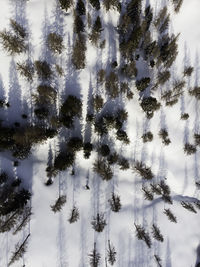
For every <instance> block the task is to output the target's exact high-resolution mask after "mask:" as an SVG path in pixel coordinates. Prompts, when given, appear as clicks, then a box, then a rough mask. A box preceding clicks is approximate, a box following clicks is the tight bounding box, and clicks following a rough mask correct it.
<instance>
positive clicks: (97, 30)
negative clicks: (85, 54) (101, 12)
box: [89, 16, 103, 45]
mask: <svg viewBox="0 0 200 267" xmlns="http://www.w3.org/2000/svg"><path fill="white" fill-rule="evenodd" d="M101 31H103V29H102V24H101V19H100V17H99V16H97V18H96V20H95V22H94V24H93V26H92V32H91V34H90V35H89V39H90V40H91V42H92V43H93V44H94V45H97V42H98V41H99V38H100V35H101Z"/></svg>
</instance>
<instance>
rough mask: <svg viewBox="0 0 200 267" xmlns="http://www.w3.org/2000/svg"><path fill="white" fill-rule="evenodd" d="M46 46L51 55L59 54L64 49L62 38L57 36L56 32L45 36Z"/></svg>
mask: <svg viewBox="0 0 200 267" xmlns="http://www.w3.org/2000/svg"><path fill="white" fill-rule="evenodd" d="M47 44H48V47H49V49H50V50H51V51H52V52H53V53H55V54H56V53H58V54H61V53H62V50H63V48H64V46H63V38H62V36H61V35H59V34H57V33H56V32H51V33H49V34H48V36H47Z"/></svg>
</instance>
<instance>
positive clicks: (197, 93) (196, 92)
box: [189, 86, 200, 100]
mask: <svg viewBox="0 0 200 267" xmlns="http://www.w3.org/2000/svg"><path fill="white" fill-rule="evenodd" d="M189 94H190V95H192V96H194V97H196V99H197V100H200V87H198V86H195V87H194V88H193V89H190V90H189Z"/></svg>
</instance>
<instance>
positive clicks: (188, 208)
mask: <svg viewBox="0 0 200 267" xmlns="http://www.w3.org/2000/svg"><path fill="white" fill-rule="evenodd" d="M181 205H182V207H183V208H185V209H187V210H189V211H191V212H193V213H197V212H196V210H195V208H194V207H193V205H192V203H190V202H186V201H181Z"/></svg>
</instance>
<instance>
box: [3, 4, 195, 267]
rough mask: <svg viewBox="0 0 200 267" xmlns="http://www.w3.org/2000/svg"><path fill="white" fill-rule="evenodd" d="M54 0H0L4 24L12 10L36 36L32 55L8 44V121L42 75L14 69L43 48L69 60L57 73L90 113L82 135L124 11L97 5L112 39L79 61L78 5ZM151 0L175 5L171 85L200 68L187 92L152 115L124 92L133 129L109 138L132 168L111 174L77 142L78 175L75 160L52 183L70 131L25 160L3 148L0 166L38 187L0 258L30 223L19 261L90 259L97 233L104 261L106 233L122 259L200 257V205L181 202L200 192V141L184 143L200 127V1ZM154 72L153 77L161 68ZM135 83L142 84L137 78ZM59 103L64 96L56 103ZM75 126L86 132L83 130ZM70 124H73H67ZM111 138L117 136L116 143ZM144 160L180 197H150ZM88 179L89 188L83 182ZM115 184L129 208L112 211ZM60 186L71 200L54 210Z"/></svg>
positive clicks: (17, 265) (83, 266)
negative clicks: (49, 39)
mask: <svg viewBox="0 0 200 267" xmlns="http://www.w3.org/2000/svg"><path fill="white" fill-rule="evenodd" d="M123 1H124V0H123ZM56 2H57V1H56V0H28V1H25V0H0V31H2V30H3V29H5V28H8V27H9V20H10V18H13V19H15V20H16V21H18V22H20V21H21V22H22V23H24V25H25V27H26V29H29V34H30V35H29V42H30V46H31V50H30V54H29V55H27V54H23V55H17V56H10V55H9V54H8V53H6V51H5V50H4V49H3V47H2V46H0V75H1V76H0V94H2V92H3V93H4V94H5V97H6V99H7V101H9V103H10V105H11V107H10V112H9V114H8V121H9V122H12V123H13V122H15V121H19V122H21V123H23V119H22V118H21V113H23V112H28V111H30V110H31V102H32V101H31V98H32V94H33V93H34V90H36V89H35V88H36V87H37V86H38V81H37V79H36V78H34V80H33V82H32V83H28V82H26V81H25V80H24V79H23V78H22V77H21V76H20V75H19V73H18V72H17V70H16V64H17V62H19V61H22V60H25V59H27V58H30V59H31V60H32V61H35V60H38V59H39V58H40V59H43V60H47V61H48V60H49V62H50V61H51V62H54V63H55V62H57V63H59V64H60V65H61V66H62V67H63V69H64V76H62V77H57V78H56V79H55V80H54V81H53V83H54V85H55V86H57V87H58V88H59V90H58V92H59V97H60V98H59V99H60V101H61V99H62V95H64V93H65V92H67V94H70V93H71V94H73V95H77V96H79V97H81V98H82V101H83V114H82V120H81V126H80V127H81V133H82V136H83V137H84V136H86V131H87V122H86V112H87V103H88V98H89V96H90V95H91V91H92V90H93V92H96V91H97V90H98V92H100V94H101V95H102V96H103V98H104V99H106V94H105V92H104V91H103V89H102V87H98V86H97V81H96V69H100V68H102V67H106V66H107V64H108V62H112V61H113V60H116V59H117V60H118V62H119V60H120V53H119V41H118V37H117V32H116V27H117V25H118V21H119V12H117V11H116V10H109V11H108V12H106V11H105V9H103V7H101V9H100V11H99V15H100V17H101V19H102V24H103V28H104V32H103V34H104V38H105V39H106V46H105V48H104V49H103V50H100V49H97V48H96V47H95V46H93V45H92V44H91V42H89V41H87V52H86V67H85V68H84V69H82V70H75V68H74V67H73V66H72V63H71V53H72V44H73V39H74V35H73V10H72V8H70V10H69V12H67V13H66V12H64V11H61V9H59V7H58V6H57V4H56ZM100 2H101V1H100ZM124 2H128V1H124ZM148 2H150V3H151V6H152V7H153V8H154V12H155V14H158V12H159V10H160V9H161V7H163V6H164V5H167V6H168V7H169V10H170V14H171V15H170V18H171V22H170V26H169V31H170V32H174V33H175V34H176V33H178V32H180V37H179V41H178V45H179V48H178V51H179V54H178V56H177V59H176V62H175V63H174V65H173V66H172V67H171V71H172V77H171V80H170V81H169V82H167V85H165V86H166V87H167V86H168V87H169V88H170V86H171V83H172V81H173V80H176V79H178V77H179V76H180V75H181V71H182V70H183V67H184V66H185V65H187V66H188V65H189V64H191V65H192V66H194V73H193V74H192V76H191V78H190V79H189V80H188V81H187V83H186V85H185V92H184V94H183V95H182V96H181V97H180V99H179V101H178V103H177V104H176V105H174V106H173V107H169V106H165V105H164V104H163V105H162V107H161V108H160V110H158V111H156V112H155V114H154V116H153V118H152V119H151V120H148V119H147V118H146V116H145V114H144V112H142V109H141V107H140V105H139V94H138V92H137V90H135V91H134V90H133V91H134V96H133V99H131V100H129V101H128V100H127V99H125V100H124V99H123V103H124V106H125V108H126V109H127V111H128V114H129V116H128V121H127V124H126V130H127V134H128V137H129V139H130V144H128V145H124V144H123V145H122V143H121V142H120V141H118V140H116V139H114V138H112V140H111V138H110V137H108V141H109V140H110V146H111V147H112V145H113V146H115V149H116V150H117V152H118V153H120V154H121V155H123V156H124V157H126V158H127V159H128V160H129V163H130V168H129V169H128V170H125V171H123V170H120V168H119V167H117V166H116V167H115V169H114V167H113V170H114V176H113V178H112V179H111V180H109V181H103V180H102V179H101V178H100V177H99V176H98V175H97V174H96V173H95V172H94V171H93V163H94V161H95V159H96V157H97V153H96V152H94V151H93V152H92V153H91V157H90V158H89V159H85V158H84V157H83V151H79V152H78V153H77V155H76V160H75V174H74V175H71V172H72V169H71V168H69V169H68V170H66V171H63V172H60V173H59V174H58V175H57V176H56V177H55V180H54V182H53V184H52V185H51V186H46V185H45V182H46V180H47V174H46V171H45V169H46V167H47V161H48V157H49V154H50V151H52V154H53V158H55V156H56V153H57V151H58V148H59V143H60V142H61V138H62V137H60V139H59V137H55V138H53V139H49V141H47V142H44V143H43V144H39V145H35V146H34V147H33V149H32V153H31V155H30V156H29V157H28V158H27V159H25V160H20V164H19V166H18V167H13V165H12V161H13V157H12V156H11V154H10V153H9V152H0V169H1V170H6V171H7V172H8V173H11V174H14V175H15V176H16V177H20V178H21V179H22V180H23V183H24V184H25V186H26V188H29V190H31V192H32V199H31V206H32V213H33V214H32V216H31V220H30V222H29V224H28V225H26V227H25V228H24V229H23V230H22V231H21V232H19V233H18V234H17V235H13V234H12V231H10V232H7V233H0V267H7V266H9V265H8V264H9V260H10V257H11V256H12V253H13V251H15V245H16V243H18V242H23V240H24V239H25V238H26V236H27V234H28V233H30V237H29V241H28V244H27V248H26V253H25V254H24V255H23V257H22V258H20V259H19V261H16V262H14V263H13V264H12V265H11V266H13V267H22V266H24V267H89V266H90V262H89V254H90V253H91V251H92V250H93V248H94V243H96V247H97V250H98V252H99V253H100V256H101V258H100V264H99V266H100V267H106V266H107V267H109V266H111V265H110V264H109V262H107V259H106V258H107V250H108V240H110V242H111V244H113V245H114V247H115V250H116V252H117V254H116V262H115V263H114V265H113V266H116V267H156V266H159V264H158V263H157V262H156V260H155V256H154V255H159V257H160V259H161V262H160V266H162V267H195V266H196V265H197V263H198V262H200V253H199V254H198V247H199V246H200V211H199V210H198V209H197V208H195V209H196V211H197V213H194V212H190V211H188V210H187V209H184V208H183V207H182V205H181V201H186V202H189V203H194V202H196V201H198V200H199V199H200V189H198V188H197V186H196V184H195V183H196V182H198V181H200V169H199V167H200V166H199V162H200V149H199V147H197V151H196V153H195V154H192V155H186V154H185V153H184V150H183V148H184V144H185V143H186V142H189V143H194V138H193V134H194V133H195V132H199V131H200V128H199V127H200V120H199V116H200V110H199V102H198V100H196V99H195V98H193V97H191V96H189V94H188V92H187V88H189V87H192V86H194V85H199V82H200V81H199V77H200V75H199V71H200V69H199V56H198V53H199V49H200V30H199V25H200V16H199V10H200V1H199V0H184V2H183V5H182V7H181V9H180V12H179V13H178V14H175V13H174V11H173V8H172V4H171V1H170V0H151V1H148V0H144V1H143V5H145V4H148ZM84 3H85V6H86V10H87V12H89V13H90V15H91V17H92V16H93V15H94V16H95V12H94V10H93V9H92V8H91V5H90V4H89V2H88V1H84ZM74 6H75V4H74ZM52 29H54V30H56V31H58V32H59V33H61V34H62V35H63V37H64V46H65V49H64V51H63V52H62V54H60V55H58V56H55V57H52V58H51V59H49V58H48V53H47V52H46V47H45V36H46V34H47V32H49V31H51V30H52ZM139 64H140V63H138V66H139ZM141 66H142V63H141ZM146 71H148V70H145V69H144V75H145V72H146ZM151 75H152V77H153V74H151ZM132 86H133V87H134V83H132ZM154 94H155V96H157V97H158V99H160V98H161V92H160V91H159V90H157V91H155V92H154ZM0 96H1V95H0ZM121 100H122V99H119V100H118V102H117V101H115V102H113V103H112V101H110V102H109V103H108V105H110V107H111V109H112V108H113V109H115V108H117V105H120V101H121ZM60 105H61V104H60V102H59V101H58V108H59V106H60ZM20 112H21V113H20ZM183 113H188V114H189V119H188V120H181V119H180V117H181V114H183ZM0 115H1V113H0ZM161 128H166V129H167V130H168V133H169V138H170V140H171V143H170V144H169V145H168V146H166V145H164V144H163V143H162V141H161V139H160V137H159V135H158V132H159V131H160V129H161ZM146 130H150V131H151V132H152V133H153V136H154V138H153V141H152V142H147V143H143V141H142V138H141V136H142V135H143V133H144V131H146ZM75 132H76V129H74V133H75ZM77 132H78V134H80V130H77ZM92 132H94V130H93V129H92ZM71 134H73V132H70V133H69V135H71ZM60 136H62V135H60ZM113 136H114V135H113ZM84 138H85V137H84ZM86 138H87V137H86ZM113 140H114V141H115V144H113V143H112V142H113ZM92 141H94V142H97V136H95V134H93V135H92ZM137 160H139V161H142V162H143V163H145V164H146V165H147V166H150V167H151V169H152V172H153V174H154V175H155V178H154V181H155V182H157V183H159V182H160V181H161V180H164V181H166V183H167V184H168V185H169V187H170V190H171V198H172V200H173V205H171V204H168V203H165V202H164V201H162V199H161V197H160V196H156V195H155V197H154V200H152V201H149V200H145V199H144V194H143V191H142V185H143V183H144V181H143V179H142V178H141V176H140V175H139V174H137V173H136V172H134V171H133V165H134V162H135V161H137ZM87 182H89V187H90V190H86V188H85V185H86V184H87ZM148 183H149V182H148ZM149 185H150V183H149ZM113 191H114V192H115V193H116V194H118V195H119V196H120V199H121V204H122V207H121V210H120V211H119V212H117V213H115V212H113V211H111V209H110V205H109V203H108V199H110V197H111V194H112V192H113ZM59 195H66V197H67V202H66V204H65V205H64V206H63V208H62V210H61V211H60V212H58V213H54V212H53V211H52V210H51V207H50V206H51V205H52V204H54V203H55V200H56V199H57V198H58V196H59ZM74 205H76V207H78V209H79V212H80V218H79V220H78V221H77V222H75V223H72V224H70V223H69V222H68V219H69V215H70V211H71V210H72V208H73V206H74ZM168 208H170V210H171V211H172V212H173V213H174V215H175V216H176V219H177V223H173V222H170V221H169V220H168V218H167V216H166V215H165V214H164V213H163V211H164V209H168ZM98 212H100V213H101V212H103V213H104V214H105V219H106V223H107V225H106V226H105V228H104V230H103V232H101V233H98V232H95V231H94V229H93V228H92V225H91V220H92V218H93V216H95V215H96V214H97V213H98ZM134 223H136V224H140V225H142V226H144V227H145V229H146V231H148V232H149V233H150V236H151V240H152V246H151V248H149V247H148V246H147V245H146V244H145V242H144V241H143V240H138V239H137V237H136V230H135V226H134ZM152 224H155V225H157V226H158V227H159V229H160V231H161V233H162V235H163V237H164V241H163V242H159V241H157V240H155V239H153V237H152Z"/></svg>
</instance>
